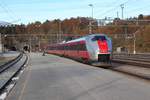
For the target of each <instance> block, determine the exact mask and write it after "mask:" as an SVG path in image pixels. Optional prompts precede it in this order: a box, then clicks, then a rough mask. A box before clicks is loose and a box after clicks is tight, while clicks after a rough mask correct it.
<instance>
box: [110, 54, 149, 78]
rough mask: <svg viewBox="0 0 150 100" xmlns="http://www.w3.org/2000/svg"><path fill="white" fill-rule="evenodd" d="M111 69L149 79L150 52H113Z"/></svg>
mask: <svg viewBox="0 0 150 100" xmlns="http://www.w3.org/2000/svg"><path fill="white" fill-rule="evenodd" d="M112 63H113V64H112V67H111V68H110V69H111V70H114V71H118V72H122V73H126V74H129V75H132V76H136V77H139V78H142V79H146V80H150V54H113V59H112Z"/></svg>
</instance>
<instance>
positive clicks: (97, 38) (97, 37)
mask: <svg viewBox="0 0 150 100" xmlns="http://www.w3.org/2000/svg"><path fill="white" fill-rule="evenodd" d="M97 40H101V41H105V40H106V37H105V36H94V38H92V41H97Z"/></svg>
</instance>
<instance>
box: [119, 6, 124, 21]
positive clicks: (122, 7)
mask: <svg viewBox="0 0 150 100" xmlns="http://www.w3.org/2000/svg"><path fill="white" fill-rule="evenodd" d="M120 7H121V11H122V19H123V18H124V16H123V10H124V4H121V5H120Z"/></svg>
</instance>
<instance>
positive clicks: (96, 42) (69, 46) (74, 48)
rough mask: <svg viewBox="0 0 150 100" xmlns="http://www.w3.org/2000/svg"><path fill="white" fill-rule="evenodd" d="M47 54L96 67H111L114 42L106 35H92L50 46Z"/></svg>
mask: <svg viewBox="0 0 150 100" xmlns="http://www.w3.org/2000/svg"><path fill="white" fill-rule="evenodd" d="M46 52H47V53H50V54H57V55H60V56H65V57H69V58H73V59H76V60H80V61H82V62H84V63H90V64H92V65H95V66H111V56H112V55H111V53H112V42H111V39H110V38H108V37H107V36H106V35H104V34H92V35H87V36H84V37H81V38H78V39H74V40H71V41H67V42H64V43H59V44H54V45H49V46H48V47H47V49H46Z"/></svg>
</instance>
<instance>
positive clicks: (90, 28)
mask: <svg viewBox="0 0 150 100" xmlns="http://www.w3.org/2000/svg"><path fill="white" fill-rule="evenodd" d="M89 7H91V8H92V15H91V18H90V21H89V34H91V33H92V20H93V4H89Z"/></svg>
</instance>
